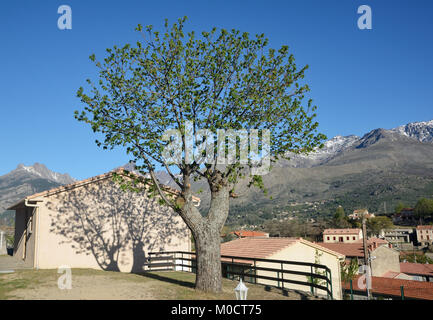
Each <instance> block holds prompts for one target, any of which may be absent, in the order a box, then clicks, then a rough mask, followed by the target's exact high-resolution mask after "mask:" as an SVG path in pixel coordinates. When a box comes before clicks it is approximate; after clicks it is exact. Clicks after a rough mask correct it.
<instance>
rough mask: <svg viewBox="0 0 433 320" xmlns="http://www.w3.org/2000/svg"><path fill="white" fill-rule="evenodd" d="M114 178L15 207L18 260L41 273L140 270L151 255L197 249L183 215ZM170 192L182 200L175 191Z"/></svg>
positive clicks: (58, 191)
mask: <svg viewBox="0 0 433 320" xmlns="http://www.w3.org/2000/svg"><path fill="white" fill-rule="evenodd" d="M121 172H123V171H122V170H119V171H118V174H121ZM113 174H114V172H109V173H107V174H103V175H100V176H96V177H93V178H90V179H87V180H83V181H79V182H76V183H73V184H70V185H67V186H63V187H59V188H55V189H52V190H48V191H45V192H42V193H38V194H34V195H32V196H29V197H27V198H25V199H23V200H21V201H20V202H18V203H17V204H15V205H13V206H12V207H11V208H10V210H15V244H14V249H13V254H14V256H15V257H17V258H19V259H21V260H23V261H24V262H25V263H26V264H27V265H28V266H31V267H34V268H41V269H51V268H58V267H59V266H65V265H66V266H69V267H71V268H93V269H102V270H112V271H122V272H130V271H133V272H139V271H142V270H143V268H144V263H145V261H146V256H147V253H148V252H151V251H174V250H183V251H190V250H191V241H190V231H189V229H188V228H187V226H186V224H185V223H184V222H183V221H182V219H181V218H180V216H179V215H178V214H176V213H175V212H174V211H173V210H171V209H169V208H168V207H165V206H161V205H160V204H159V202H158V199H155V198H148V197H147V195H146V193H145V192H141V193H137V192H129V191H123V190H121V188H120V186H119V184H118V183H116V182H114V181H113ZM125 178H126V177H125ZM126 179H127V178H126ZM143 183H144V182H143ZM165 191H166V192H167V195H168V196H173V197H175V196H177V191H175V190H172V189H170V188H166V189H165ZM195 200H196V201H198V199H195Z"/></svg>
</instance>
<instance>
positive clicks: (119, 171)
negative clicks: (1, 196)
mask: <svg viewBox="0 0 433 320" xmlns="http://www.w3.org/2000/svg"><path fill="white" fill-rule="evenodd" d="M123 172H124V169H123V168H119V169H116V170H113V171H110V172H107V173H103V174H100V175H98V176H94V177H91V178H88V179H84V180H80V181H76V182H74V183H71V184H67V185H64V186H60V187H56V188H53V189H49V190H46V191H42V192H39V193H35V194H32V195H30V196H28V197H26V198H25V199H28V200H34V199H36V198H40V197H46V196H50V195H53V194H57V193H60V192H64V191H68V190H72V189H74V188H77V187H80V186H83V185H87V184H90V183H94V182H97V181H101V180H104V179H109V178H111V177H112V176H113V174H114V173H117V174H123ZM162 189H163V190H164V191H166V192H168V193H172V194H179V191H178V190H176V189H174V188H171V187H169V186H163V187H162ZM192 198H193V200H194V201H197V202H199V201H200V198H198V197H195V196H193V197H192ZM25 199H23V200H21V201H20V202H18V203H16V204H14V205H13V206H11V207H10V208H13V207H15V206H16V205H18V204H19V203H21V202H23V201H24V200H25Z"/></svg>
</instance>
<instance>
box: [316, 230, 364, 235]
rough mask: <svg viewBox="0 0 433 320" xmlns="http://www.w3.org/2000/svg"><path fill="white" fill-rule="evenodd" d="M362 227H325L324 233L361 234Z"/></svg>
mask: <svg viewBox="0 0 433 320" xmlns="http://www.w3.org/2000/svg"><path fill="white" fill-rule="evenodd" d="M360 231H361V229H325V230H324V231H323V234H359V232H360Z"/></svg>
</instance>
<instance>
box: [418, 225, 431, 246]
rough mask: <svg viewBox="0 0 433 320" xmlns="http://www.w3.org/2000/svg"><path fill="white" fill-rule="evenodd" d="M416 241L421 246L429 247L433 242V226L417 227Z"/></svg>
mask: <svg viewBox="0 0 433 320" xmlns="http://www.w3.org/2000/svg"><path fill="white" fill-rule="evenodd" d="M416 239H417V241H418V243H419V244H420V245H421V246H429V245H431V244H432V241H433V225H429V226H417V227H416Z"/></svg>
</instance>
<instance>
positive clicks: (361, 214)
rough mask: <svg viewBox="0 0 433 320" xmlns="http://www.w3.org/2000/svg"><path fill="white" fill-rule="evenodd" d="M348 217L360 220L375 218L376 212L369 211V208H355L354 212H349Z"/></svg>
mask: <svg viewBox="0 0 433 320" xmlns="http://www.w3.org/2000/svg"><path fill="white" fill-rule="evenodd" d="M347 217H348V218H349V219H352V220H359V219H362V218H366V219H370V218H374V213H368V210H367V209H358V210H353V213H351V214H349V215H348V216H347Z"/></svg>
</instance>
